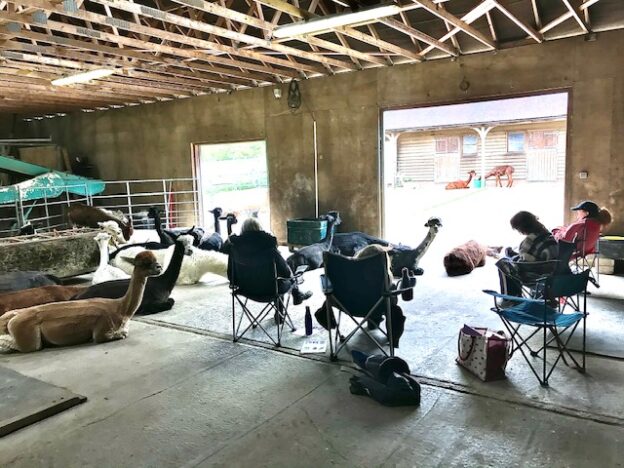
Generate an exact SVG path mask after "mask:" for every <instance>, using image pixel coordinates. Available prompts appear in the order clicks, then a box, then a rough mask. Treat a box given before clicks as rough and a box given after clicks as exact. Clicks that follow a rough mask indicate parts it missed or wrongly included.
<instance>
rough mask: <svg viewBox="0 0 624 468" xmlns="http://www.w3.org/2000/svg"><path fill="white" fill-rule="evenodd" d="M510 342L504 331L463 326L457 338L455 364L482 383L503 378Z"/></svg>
mask: <svg viewBox="0 0 624 468" xmlns="http://www.w3.org/2000/svg"><path fill="white" fill-rule="evenodd" d="M510 351H511V340H510V339H509V338H508V337H507V335H506V334H505V332H504V331H494V330H490V329H489V328H480V327H470V326H468V325H464V327H463V328H462V329H461V330H460V331H459V337H458V338H457V354H458V356H457V359H456V362H457V364H459V365H460V366H462V367H465V368H466V369H468V370H469V371H470V372H472V373H473V374H474V375H476V376H477V377H479V378H480V379H481V380H483V381H484V382H488V381H491V380H500V379H504V378H505V368H506V367H507V361H508V360H509V354H510Z"/></svg>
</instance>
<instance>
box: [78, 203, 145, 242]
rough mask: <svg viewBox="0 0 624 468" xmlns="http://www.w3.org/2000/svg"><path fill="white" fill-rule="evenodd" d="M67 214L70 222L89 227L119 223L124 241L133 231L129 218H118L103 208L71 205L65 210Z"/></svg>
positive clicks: (127, 239) (128, 238)
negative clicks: (109, 222)
mask: <svg viewBox="0 0 624 468" xmlns="http://www.w3.org/2000/svg"><path fill="white" fill-rule="evenodd" d="M67 216H68V218H69V220H70V221H71V223H72V224H74V225H76V226H84V227H90V228H99V227H100V225H99V224H98V223H103V222H105V221H114V222H116V223H117V224H118V225H119V228H120V229H121V232H122V233H123V236H124V239H125V240H126V241H129V240H130V237H132V233H133V232H134V229H133V228H132V221H131V220H124V219H121V218H118V217H117V216H114V215H113V214H112V213H111V212H109V211H108V210H103V209H101V208H96V207H94V206H87V205H80V204H77V205H72V206H71V207H70V208H69V210H68V212H67Z"/></svg>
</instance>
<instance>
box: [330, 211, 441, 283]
mask: <svg viewBox="0 0 624 468" xmlns="http://www.w3.org/2000/svg"><path fill="white" fill-rule="evenodd" d="M441 226H442V221H441V220H440V218H436V217H432V218H429V219H428V220H427V222H426V223H425V227H427V228H429V230H428V231H427V235H426V236H425V238H424V239H423V240H422V242H421V243H420V244H419V245H418V247H416V248H415V249H412V248H411V247H409V246H407V245H402V244H391V243H390V242H388V241H386V240H383V239H380V238H378V237H374V236H370V235H368V234H365V233H363V232H347V233H340V234H336V235H335V236H334V240H333V242H332V249H336V251H338V252H339V253H340V254H341V255H345V256H347V257H353V256H354V255H355V254H356V253H357V252H359V251H360V250H362V249H363V248H364V247H366V246H368V245H373V244H375V245H381V246H383V247H391V248H392V249H391V250H390V252H389V254H390V257H391V268H392V273H393V275H394V276H395V277H399V276H401V272H402V271H403V268H407V269H408V270H409V271H410V273H412V274H422V269H421V268H419V267H418V263H419V262H420V259H421V258H422V257H423V255H424V254H425V253H426V252H427V250H428V249H429V246H430V245H431V243H432V242H433V240H434V239H435V237H436V235H437V233H438V231H439V230H440V227H441Z"/></svg>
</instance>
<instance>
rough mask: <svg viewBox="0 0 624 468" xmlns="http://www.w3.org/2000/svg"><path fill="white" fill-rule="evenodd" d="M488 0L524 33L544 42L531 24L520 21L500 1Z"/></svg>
mask: <svg viewBox="0 0 624 468" xmlns="http://www.w3.org/2000/svg"><path fill="white" fill-rule="evenodd" d="M490 1H491V2H492V3H493V4H494V6H495V7H496V8H497V9H498V10H499V11H500V12H501V13H502V14H504V15H505V16H506V17H507V18H509V19H510V20H511V21H513V22H514V23H515V24H516V26H518V27H519V28H520V29H522V30H523V31H524V32H525V33H527V34H528V35H529V36H531V37H532V38H533V39H534V40H535V41H536V42H544V38H543V37H542V35H541V34H540V33H539V32H537V31H536V30H535V29H533V28H532V27H531V26H529V25H528V24H526V23H525V22H524V21H521V20H520V19H518V17H517V16H515V15H514V14H512V13H511V12H510V11H509V10H508V9H507V8H505V7H504V6H503V5H501V4H500V2H498V1H497V0H490ZM564 1H567V0H564Z"/></svg>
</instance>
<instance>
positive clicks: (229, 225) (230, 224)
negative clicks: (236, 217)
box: [227, 218, 234, 237]
mask: <svg viewBox="0 0 624 468" xmlns="http://www.w3.org/2000/svg"><path fill="white" fill-rule="evenodd" d="M232 224H234V223H233V220H232V219H230V218H228V219H227V233H228V237H230V236H231V235H232Z"/></svg>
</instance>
